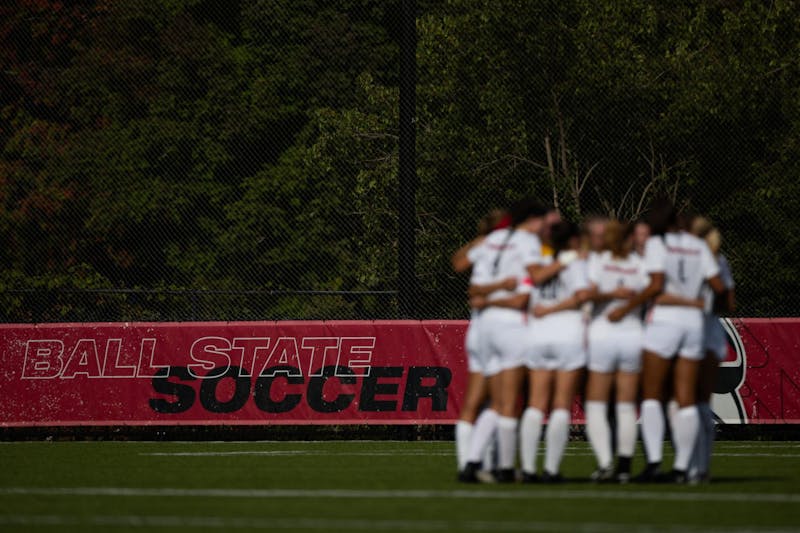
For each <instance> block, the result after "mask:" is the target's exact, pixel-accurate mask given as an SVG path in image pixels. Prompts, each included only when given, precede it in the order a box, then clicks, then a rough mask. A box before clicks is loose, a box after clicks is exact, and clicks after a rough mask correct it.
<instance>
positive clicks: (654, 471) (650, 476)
mask: <svg viewBox="0 0 800 533" xmlns="http://www.w3.org/2000/svg"><path fill="white" fill-rule="evenodd" d="M659 468H661V463H660V462H658V463H647V466H646V467H644V470H642V471H641V472H640V473H639V474H638V475H637V476H636V477H634V478H633V479H632V481H633V482H634V483H655V482H657V481H658V479H659V474H660V472H659Z"/></svg>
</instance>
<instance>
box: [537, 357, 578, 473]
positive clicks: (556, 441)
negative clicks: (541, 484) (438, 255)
mask: <svg viewBox="0 0 800 533" xmlns="http://www.w3.org/2000/svg"><path fill="white" fill-rule="evenodd" d="M583 371H584V369H583V368H578V369H574V370H558V371H556V375H555V384H554V388H553V389H554V390H553V408H552V409H551V411H550V419H549V420H548V422H547V431H546V432H545V441H546V443H547V451H546V453H545V463H544V478H545V480H549V481H559V480H560V479H561V474H560V471H561V459H562V458H563V457H564V450H565V449H566V447H567V441H568V440H569V423H570V420H571V416H572V413H571V409H572V401H573V399H574V398H575V390H576V388H577V385H578V382H579V381H580V379H581V376H582V374H583Z"/></svg>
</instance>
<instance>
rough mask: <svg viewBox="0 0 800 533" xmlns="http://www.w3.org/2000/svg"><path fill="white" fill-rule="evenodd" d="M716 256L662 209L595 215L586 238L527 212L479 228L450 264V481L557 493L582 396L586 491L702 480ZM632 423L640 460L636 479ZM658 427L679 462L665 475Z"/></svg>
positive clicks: (719, 290) (692, 224)
mask: <svg viewBox="0 0 800 533" xmlns="http://www.w3.org/2000/svg"><path fill="white" fill-rule="evenodd" d="M719 244H720V239H719V232H718V231H717V230H716V229H715V228H713V226H711V224H710V223H709V222H708V221H707V220H706V219H704V218H701V217H694V218H690V217H687V216H680V215H679V214H678V212H677V210H676V209H675V207H674V206H673V204H672V203H671V202H670V201H669V200H667V199H664V198H660V199H657V200H654V201H653V202H652V204H651V205H650V207H649V209H648V210H647V212H646V215H645V217H644V219H643V220H641V221H638V222H636V223H622V222H619V221H616V220H606V219H603V218H601V217H595V218H592V219H589V220H587V221H585V222H584V227H583V229H582V228H580V227H578V226H577V225H576V224H574V223H572V222H568V221H563V220H561V218H560V216H559V214H558V212H557V210H555V209H547V208H545V207H543V206H542V205H540V204H539V203H537V202H536V201H533V200H523V201H520V202H518V203H516V204H515V205H513V206H512V207H511V208H510V209H509V210H508V212H494V213H491V214H490V215H487V217H485V218H484V219H483V220H482V221H481V226H479V237H477V238H476V239H475V240H473V241H472V242H470V243H468V244H467V245H465V246H464V247H462V248H461V249H459V250H458V251H457V252H456V253H455V254H454V256H453V266H454V268H455V269H456V270H457V271H466V270H468V269H471V275H470V285H469V298H470V307H471V309H472V317H471V320H470V324H469V328H468V330H467V335H466V340H465V342H466V352H467V355H468V359H469V381H468V385H467V390H466V391H465V395H464V403H463V407H462V410H461V414H460V419H459V421H458V423H457V424H456V454H457V459H458V468H459V474H458V478H459V480H461V481H463V482H478V481H482V482H501V483H509V482H515V481H522V482H523V483H537V482H545V483H547V482H550V483H552V482H558V481H561V480H562V477H561V473H560V472H561V462H562V458H563V456H564V452H565V449H566V445H567V441H568V439H569V431H570V422H571V409H572V405H573V401H574V399H575V397H576V396H577V395H578V394H581V395H582V398H583V401H584V404H583V406H584V413H585V419H586V426H585V430H586V436H587V438H588V440H589V442H590V444H591V446H592V449H593V451H594V454H595V457H596V459H597V469H596V470H595V471H594V472H593V473H591V479H592V480H594V481H597V482H619V483H625V482H629V481H635V482H662V481H663V482H674V483H688V482H700V481H706V480H708V479H709V476H710V472H709V467H710V458H711V448H712V444H713V437H714V431H715V430H714V418H713V413H712V411H711V408H710V403H709V402H710V397H711V393H712V392H713V388H714V383H715V377H716V370H717V367H718V365H719V362H720V361H721V360H723V359H724V358H725V357H726V355H727V343H726V337H725V333H724V330H723V329H722V326H721V324H720V321H719V318H718V316H717V315H716V313H718V312H722V311H725V312H729V311H732V310H733V305H734V297H733V288H734V284H733V279H732V276H731V274H730V269H729V267H728V264H727V261H726V260H725V258H724V256H723V255H722V254H720V253H719ZM637 404H638V408H637ZM521 405H522V407H520V406H521ZM610 405H611V406H613V407H611V408H610V407H609V406H610ZM665 406H667V407H666V409H665ZM610 409H613V413H612V418H613V421H614V423H613V428H612V423H611V421H610V420H609V412H610ZM665 411H666V412H665ZM637 419H638V420H639V421H640V422H641V434H642V441H643V444H644V450H645V455H646V461H647V463H646V466H645V467H644V469H643V470H642V471H641V472H640V473H639V474H638V475H636V476H633V475H632V471H631V467H632V460H633V456H634V451H635V447H636V441H637V436H638V429H637ZM545 421H546V426H545ZM667 423H669V427H670V429H671V435H672V442H673V446H674V448H675V457H674V462H673V465H672V469H671V470H662V468H661V462H662V452H663V446H664V442H663V441H664V437H665V435H666V429H667ZM545 427H546V429H545ZM543 432H544V436H543V435H542V433H543ZM542 437H544V438H543V439H542ZM541 440H544V448H545V449H544V461H543V464H542V465H541V468H540V467H539V465H538V464H537V458H538V449H539V444H540V441H541ZM614 455H616V464H615V463H614ZM517 465H519V467H520V468H519V470H518V469H517Z"/></svg>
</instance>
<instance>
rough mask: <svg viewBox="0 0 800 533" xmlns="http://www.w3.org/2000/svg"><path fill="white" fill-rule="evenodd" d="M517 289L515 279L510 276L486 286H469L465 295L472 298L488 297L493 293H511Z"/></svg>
mask: <svg viewBox="0 0 800 533" xmlns="http://www.w3.org/2000/svg"><path fill="white" fill-rule="evenodd" d="M516 288H517V278H515V277H513V276H511V277H508V278H505V279H501V280H498V281H496V282H494V283H486V284H471V285H470V286H469V289H468V290H467V294H469V296H470V297H472V296H488V295H490V294H491V293H493V292H494V291H499V290H506V291H513V290H514V289H516Z"/></svg>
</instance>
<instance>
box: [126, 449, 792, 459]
mask: <svg viewBox="0 0 800 533" xmlns="http://www.w3.org/2000/svg"><path fill="white" fill-rule="evenodd" d="M542 453H544V452H542ZM453 454H454V452H452V451H447V450H432V451H424V450H412V451H408V450H406V451H403V450H380V451H372V452H370V451H366V452H347V451H336V452H331V451H325V450H234V451H229V452H224V451H219V452H212V451H206V452H141V453H139V455H141V456H147V457H154V456H155V457H225V456H237V455H240V456H266V457H270V456H273V457H286V456H295V457H303V456H318V455H325V456H339V457H397V456H406V457H415V456H419V457H449V456H452V455H453ZM566 455H567V456H569V457H579V456H587V457H588V456H592V455H594V454H593V453H592V452H590V451H587V450H581V451H569V450H568V451H567V453H566ZM714 457H784V458H792V457H796V458H800V453H760V452H758V453H730V452H715V453H714Z"/></svg>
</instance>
